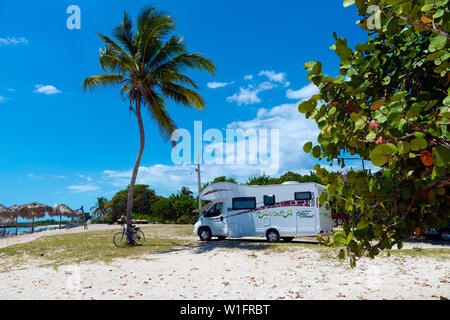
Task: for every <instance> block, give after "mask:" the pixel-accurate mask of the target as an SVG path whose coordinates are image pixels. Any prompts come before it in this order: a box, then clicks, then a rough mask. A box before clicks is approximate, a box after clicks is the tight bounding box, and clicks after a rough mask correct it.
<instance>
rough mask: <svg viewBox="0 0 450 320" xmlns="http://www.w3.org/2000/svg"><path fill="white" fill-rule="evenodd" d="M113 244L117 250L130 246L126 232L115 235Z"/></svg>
mask: <svg viewBox="0 0 450 320" xmlns="http://www.w3.org/2000/svg"><path fill="white" fill-rule="evenodd" d="M113 242H114V245H115V246H116V247H117V248H125V247H126V246H127V245H128V242H127V236H126V234H125V232H117V233H116V234H115V235H114V238H113Z"/></svg>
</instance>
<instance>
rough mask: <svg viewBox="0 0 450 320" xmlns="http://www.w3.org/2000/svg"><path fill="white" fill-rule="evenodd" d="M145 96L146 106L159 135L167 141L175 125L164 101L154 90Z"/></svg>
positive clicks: (175, 127)
mask: <svg viewBox="0 0 450 320" xmlns="http://www.w3.org/2000/svg"><path fill="white" fill-rule="evenodd" d="M147 98H148V100H147V101H148V104H146V106H147V107H148V110H149V112H150V114H151V116H152V117H153V119H154V120H155V122H156V124H157V126H158V129H159V133H160V135H161V137H162V138H163V139H164V141H166V142H167V141H169V139H170V137H171V136H172V133H173V132H174V131H175V130H176V129H177V126H176V124H175V122H174V121H173V120H172V118H171V117H170V115H169V113H168V112H167V106H166V101H165V99H164V98H163V97H161V96H159V95H158V94H157V93H155V92H153V93H150V95H149V96H148V97H147Z"/></svg>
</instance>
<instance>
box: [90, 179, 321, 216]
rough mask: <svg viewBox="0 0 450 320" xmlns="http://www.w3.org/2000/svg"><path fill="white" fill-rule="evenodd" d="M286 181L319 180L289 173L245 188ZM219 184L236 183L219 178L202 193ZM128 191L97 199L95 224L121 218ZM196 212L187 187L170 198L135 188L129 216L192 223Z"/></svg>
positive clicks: (145, 187)
mask: <svg viewBox="0 0 450 320" xmlns="http://www.w3.org/2000/svg"><path fill="white" fill-rule="evenodd" d="M287 181H296V182H300V183H303V182H317V183H319V182H320V179H319V178H318V177H317V175H316V174H315V173H314V172H312V171H311V172H310V173H309V174H308V175H302V174H299V173H295V172H292V171H289V172H286V173H285V174H283V175H281V176H280V177H270V176H267V175H265V174H263V175H261V176H255V177H250V178H248V179H247V181H246V182H245V184H247V185H270V184H281V183H283V182H287ZM218 182H231V183H238V182H237V180H236V179H234V178H232V177H226V176H221V177H217V178H215V179H213V180H212V181H209V182H207V183H205V184H203V186H202V189H204V188H206V187H207V186H209V185H211V184H214V183H218ZM128 191H129V187H127V188H126V189H124V190H120V191H118V192H117V193H116V194H115V195H114V196H113V197H112V198H111V199H110V200H108V199H107V198H105V197H99V198H97V202H96V204H95V205H94V206H93V207H92V208H91V215H92V217H93V220H94V222H97V223H100V222H106V223H111V222H114V221H117V220H119V219H120V218H121V217H123V216H124V215H125V214H126V210H127V198H128ZM196 209H198V197H194V194H193V192H192V191H191V190H190V189H189V188H188V187H182V188H181V189H180V190H178V191H177V192H176V193H173V194H171V195H170V196H169V197H164V196H161V195H157V194H156V192H155V190H154V189H151V188H150V186H149V185H145V184H141V185H136V186H135V189H134V195H133V213H132V217H133V219H134V220H140V219H143V220H147V221H149V222H154V223H180V224H188V223H195V221H196V220H197V219H198V211H197V212H194V210H196Z"/></svg>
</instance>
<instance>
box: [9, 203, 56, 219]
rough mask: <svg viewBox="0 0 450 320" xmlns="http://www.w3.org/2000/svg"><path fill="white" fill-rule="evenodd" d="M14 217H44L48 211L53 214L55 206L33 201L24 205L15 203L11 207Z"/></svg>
mask: <svg viewBox="0 0 450 320" xmlns="http://www.w3.org/2000/svg"><path fill="white" fill-rule="evenodd" d="M9 211H10V212H11V215H12V216H13V217H21V218H25V219H32V218H33V217H35V218H43V217H45V214H46V213H49V214H50V215H52V214H53V208H52V207H50V206H47V205H45V204H42V203H38V202H32V203H28V204H24V205H14V206H12V207H10V208H9Z"/></svg>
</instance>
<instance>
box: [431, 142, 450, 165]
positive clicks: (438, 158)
mask: <svg viewBox="0 0 450 320" xmlns="http://www.w3.org/2000/svg"><path fill="white" fill-rule="evenodd" d="M433 163H434V164H435V165H436V166H438V167H445V166H446V165H448V164H449V163H450V150H449V149H448V148H446V147H443V146H439V147H436V148H433Z"/></svg>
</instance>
